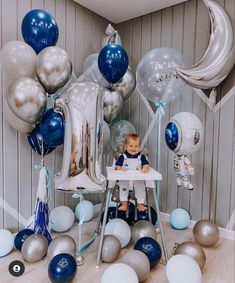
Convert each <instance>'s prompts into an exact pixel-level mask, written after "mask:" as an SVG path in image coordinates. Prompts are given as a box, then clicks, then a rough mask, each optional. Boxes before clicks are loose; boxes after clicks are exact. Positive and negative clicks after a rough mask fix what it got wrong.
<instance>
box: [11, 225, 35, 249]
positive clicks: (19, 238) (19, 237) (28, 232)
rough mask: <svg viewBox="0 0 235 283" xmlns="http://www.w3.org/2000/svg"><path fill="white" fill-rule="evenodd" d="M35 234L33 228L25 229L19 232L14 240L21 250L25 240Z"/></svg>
mask: <svg viewBox="0 0 235 283" xmlns="http://www.w3.org/2000/svg"><path fill="white" fill-rule="evenodd" d="M33 234H34V231H33V230H31V229H23V230H21V231H20V232H18V233H17V234H16V236H15V240H14V244H15V247H16V249H17V250H19V251H21V248H22V245H23V243H24V242H25V240H26V239H27V238H28V237H29V236H31V235H33Z"/></svg>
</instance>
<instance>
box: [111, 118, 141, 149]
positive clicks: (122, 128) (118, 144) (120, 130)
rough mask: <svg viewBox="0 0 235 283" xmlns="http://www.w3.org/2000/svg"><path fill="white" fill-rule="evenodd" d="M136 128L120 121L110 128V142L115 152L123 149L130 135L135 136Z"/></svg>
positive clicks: (124, 121) (127, 122)
mask: <svg viewBox="0 0 235 283" xmlns="http://www.w3.org/2000/svg"><path fill="white" fill-rule="evenodd" d="M135 133H136V130H135V127H134V126H133V125H132V124H131V123H130V122H129V121H126V120H119V121H117V122H115V123H113V124H112V125H111V127H110V134H111V136H110V142H111V146H112V148H113V150H114V151H116V150H118V149H123V147H124V143H125V138H126V136H127V135H128V134H135Z"/></svg>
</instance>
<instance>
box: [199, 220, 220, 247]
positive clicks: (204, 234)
mask: <svg viewBox="0 0 235 283" xmlns="http://www.w3.org/2000/svg"><path fill="white" fill-rule="evenodd" d="M219 236H220V235H219V229H218V227H217V226H216V225H215V224H214V223H213V222H211V221H209V220H199V221H198V222H197V223H196V224H195V225H194V227H193V237H194V240H195V241H196V242H197V243H198V244H200V245H202V246H205V247H210V246H214V245H215V244H216V243H217V242H218V241H219Z"/></svg>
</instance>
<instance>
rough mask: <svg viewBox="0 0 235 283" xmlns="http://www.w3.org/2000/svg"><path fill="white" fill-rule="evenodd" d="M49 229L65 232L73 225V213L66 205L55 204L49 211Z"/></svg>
mask: <svg viewBox="0 0 235 283" xmlns="http://www.w3.org/2000/svg"><path fill="white" fill-rule="evenodd" d="M50 222H51V229H52V230H54V231H56V232H65V231H67V230H69V229H70V228H71V227H72V226H73V222H74V213H73V211H72V209H71V208H69V207H67V206H63V205H61V206H57V207H55V208H54V209H53V210H52V211H51V213H50Z"/></svg>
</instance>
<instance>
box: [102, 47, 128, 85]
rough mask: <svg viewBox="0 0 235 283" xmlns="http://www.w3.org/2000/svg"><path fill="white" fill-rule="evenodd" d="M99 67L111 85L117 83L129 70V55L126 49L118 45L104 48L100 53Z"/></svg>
mask: <svg viewBox="0 0 235 283" xmlns="http://www.w3.org/2000/svg"><path fill="white" fill-rule="evenodd" d="M98 67H99V70H100V72H101V74H102V75H103V77H104V78H105V79H106V80H107V81H108V82H109V83H113V84H115V83H117V82H118V81H120V79H121V78H122V77H123V76H124V75H125V73H126V71H127V68H128V55H127V53H126V51H125V49H124V48H123V47H122V46H121V45H118V44H108V45H106V46H104V47H103V48H102V49H101V51H100V53H99V57H98Z"/></svg>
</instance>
